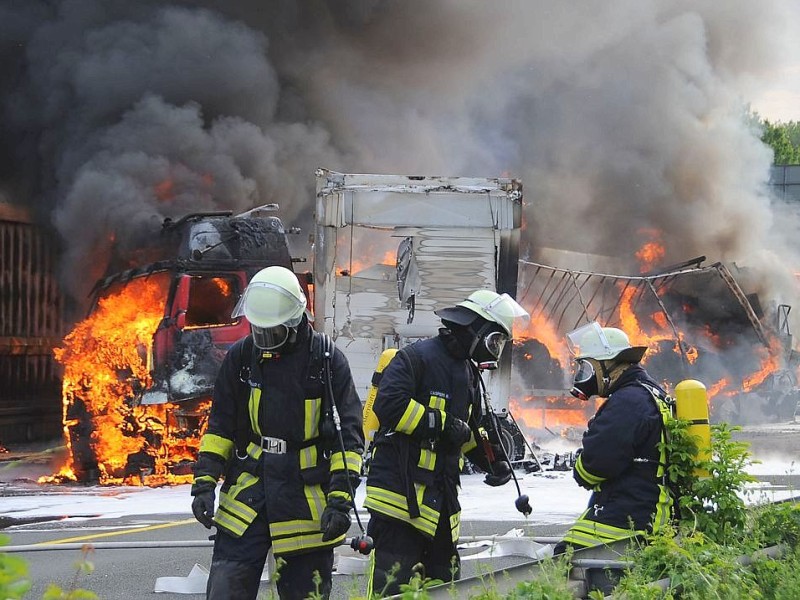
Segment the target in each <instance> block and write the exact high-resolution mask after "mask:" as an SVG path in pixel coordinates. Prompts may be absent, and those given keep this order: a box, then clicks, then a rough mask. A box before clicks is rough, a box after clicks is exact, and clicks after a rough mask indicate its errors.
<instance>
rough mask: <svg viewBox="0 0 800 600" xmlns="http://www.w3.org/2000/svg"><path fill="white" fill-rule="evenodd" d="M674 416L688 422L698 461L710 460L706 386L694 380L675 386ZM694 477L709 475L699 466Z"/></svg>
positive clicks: (684, 381)
mask: <svg viewBox="0 0 800 600" xmlns="http://www.w3.org/2000/svg"><path fill="white" fill-rule="evenodd" d="M675 416H676V417H677V418H678V419H681V420H683V421H689V423H690V425H689V435H691V436H694V439H695V441H696V442H697V456H696V459H697V460H698V462H699V461H708V460H711V425H710V424H709V422H708V394H707V392H706V386H704V385H703V384H702V383H701V382H699V381H697V380H695V379H684V380H683V381H681V382H680V383H679V384H678V385H676V386H675ZM694 474H695V476H696V477H708V476H709V473H708V471H707V470H705V469H701V468H700V467H699V466H698V467H696V468H695V470H694Z"/></svg>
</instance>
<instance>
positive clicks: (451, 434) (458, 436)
mask: <svg viewBox="0 0 800 600" xmlns="http://www.w3.org/2000/svg"><path fill="white" fill-rule="evenodd" d="M470 435H472V431H470V428H469V425H467V424H466V423H465V422H464V421H462V420H461V419H459V418H458V417H454V416H453V415H447V417H446V418H445V420H444V427H443V428H442V435H441V438H440V439H441V440H442V441H443V442H446V443H448V444H450V445H452V446H454V447H456V448H461V446H463V445H464V444H466V443H467V442H468V441H469V436H470Z"/></svg>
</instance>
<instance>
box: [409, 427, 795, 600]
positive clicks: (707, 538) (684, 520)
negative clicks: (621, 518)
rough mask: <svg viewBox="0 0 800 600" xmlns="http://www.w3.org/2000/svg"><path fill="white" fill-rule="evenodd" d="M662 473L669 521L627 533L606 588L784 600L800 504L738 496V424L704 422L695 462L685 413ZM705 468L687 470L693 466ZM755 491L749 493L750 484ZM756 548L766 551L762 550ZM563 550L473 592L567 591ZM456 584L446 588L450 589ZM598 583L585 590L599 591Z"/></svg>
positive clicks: (516, 598)
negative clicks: (671, 501)
mask: <svg viewBox="0 0 800 600" xmlns="http://www.w3.org/2000/svg"><path fill="white" fill-rule="evenodd" d="M669 430H670V431H669V436H668V438H669V441H668V442H667V450H668V453H669V466H668V477H669V481H670V484H671V486H672V487H673V490H674V492H675V497H677V498H678V502H677V504H676V519H675V522H674V524H673V525H672V526H671V527H668V528H667V529H666V530H664V531H662V532H660V533H659V534H658V535H652V536H649V537H648V538H647V539H646V540H641V541H638V542H632V544H631V546H630V548H629V550H628V552H627V554H625V555H623V556H621V557H619V558H620V560H621V561H625V562H629V563H631V564H633V565H634V566H633V567H632V568H631V569H629V570H627V571H625V573H624V575H623V576H622V578H621V580H620V583H619V585H618V586H617V587H616V589H615V591H614V597H615V598H616V597H618V598H624V599H625V600H656V599H659V600H661V599H667V600H669V599H676V598H680V599H681V600H701V599H702V600H705V599H707V598H725V599H726V600H745V599H746V600H752V599H763V600H789V599H794V598H797V594H798V591H797V590H800V550H798V546H799V544H798V542H800V505H799V504H797V502H794V501H792V502H784V503H772V502H770V499H769V498H761V499H759V498H754V499H755V500H759V501H760V502H756V503H755V505H754V506H751V507H748V506H747V505H746V503H745V497H744V493H745V485H746V484H748V483H752V482H754V481H755V478H753V477H752V476H751V475H749V474H748V473H747V471H746V469H747V467H748V466H750V465H751V464H753V462H754V461H752V460H751V456H750V453H749V451H748V447H749V446H748V444H747V443H745V442H736V441H733V439H732V434H733V433H734V432H735V431H738V430H739V428H738V427H731V426H729V425H727V424H724V423H723V424H719V425H713V426H712V458H711V460H709V461H707V462H700V463H698V462H696V461H695V458H694V457H695V456H696V454H697V445H696V443H695V439H694V438H693V437H692V436H691V435H690V434H689V423H688V422H687V421H680V420H674V421H672V422H671V424H670V427H669ZM697 467H700V468H701V469H705V470H706V471H707V472H708V474H709V475H708V476H707V477H696V476H695V469H696V468H697ZM750 493H755V492H750ZM765 549H767V551H766V552H765ZM568 561H569V556H563V557H560V558H558V559H548V560H546V561H544V564H543V569H542V571H541V574H540V576H539V577H538V578H537V579H536V580H535V581H529V582H525V583H520V584H519V585H518V586H517V587H516V589H515V590H514V591H512V592H510V593H508V594H504V595H503V594H500V593H498V592H497V590H496V588H495V587H494V586H493V585H492V581H491V580H490V579H488V580H487V582H486V587H485V589H484V591H483V592H481V593H480V594H478V595H473V596H471V598H473V599H475V600H501V599H503V600H522V599H525V600H570V599H572V598H574V594H573V592H572V591H571V589H570V587H569V583H568V582H569V562H568ZM440 583H441V582H439V581H430V580H428V581H425V580H422V579H416V580H412V581H411V582H410V583H409V584H407V585H405V586H403V588H402V589H403V594H402V597H403V598H404V599H407V600H412V599H413V600H417V599H420V600H421V599H425V598H428V597H429V595H428V593H427V589H428V588H430V587H431V586H432V585H435V584H440ZM453 592H454V593H455V589H454V590H453ZM604 597H606V596H604V594H603V593H602V592H600V591H594V592H590V595H589V598H592V599H595V600H600V599H602V598H604Z"/></svg>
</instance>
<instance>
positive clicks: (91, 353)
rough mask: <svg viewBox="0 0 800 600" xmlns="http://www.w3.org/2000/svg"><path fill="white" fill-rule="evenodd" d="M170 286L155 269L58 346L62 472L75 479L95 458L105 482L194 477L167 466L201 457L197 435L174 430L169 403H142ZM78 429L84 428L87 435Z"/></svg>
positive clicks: (105, 301)
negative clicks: (64, 444) (63, 442)
mask: <svg viewBox="0 0 800 600" xmlns="http://www.w3.org/2000/svg"><path fill="white" fill-rule="evenodd" d="M167 285H168V278H166V277H164V276H161V275H158V274H157V275H152V276H150V277H147V278H139V279H135V280H133V281H130V282H129V283H128V284H127V285H125V286H123V287H121V288H120V289H119V290H118V291H115V292H113V293H109V294H107V295H105V296H104V297H102V298H101V299H100V300H99V302H98V306H97V307H96V309H95V310H94V311H93V312H92V314H91V315H90V316H89V317H88V318H87V319H85V320H84V321H82V322H80V323H79V324H78V325H77V326H76V327H75V328H74V329H73V330H72V331H71V332H70V333H69V334H68V335H67V337H66V338H65V339H64V342H63V345H62V347H60V348H58V349H56V350H55V355H56V359H57V360H58V361H59V362H60V363H61V364H62V365H63V367H64V376H63V388H62V394H63V410H64V435H65V438H66V442H67V445H68V447H69V450H70V452H69V459H68V461H69V462H68V463H67V464H66V465H64V466H63V467H62V468H61V469H60V471H59V473H58V476H57V477H59V478H61V479H76V478H77V473H76V471H80V470H82V469H83V468H85V467H86V465H83V464H78V463H79V462H84V461H86V460H87V456H89V457H92V458H93V459H94V460H95V461H96V468H97V471H98V473H97V475H98V477H99V480H100V482H101V483H121V482H125V483H129V484H139V483H142V484H146V485H157V484H161V483H165V482H169V483H179V482H183V481H188V480H189V478H190V475H188V474H186V475H174V474H172V473H170V472H169V471H168V465H174V464H175V463H178V462H180V461H181V460H184V459H185V460H190V459H191V458H192V457H193V456H195V455H196V450H197V445H198V443H199V440H198V439H192V438H187V437H184V436H180V435H178V436H176V435H175V432H174V429H175V428H174V426H173V425H174V424H173V423H171V422H170V417H169V414H168V408H167V406H168V405H152V406H142V405H139V404H138V402H137V394H138V393H139V392H140V391H141V390H142V389H144V388H146V387H147V386H148V385H150V383H151V381H150V374H149V372H148V366H147V362H146V357H147V355H148V351H149V348H150V344H151V343H152V339H153V334H154V333H155V331H156V328H157V327H158V324H159V322H160V321H161V319H162V317H163V312H164V301H165V298H166V294H167ZM76 431H83V432H86V433H85V434H84V435H83V437H82V439H81V436H80V435H77V436H76ZM78 445H80V447H77V446H78ZM132 457H133V460H132Z"/></svg>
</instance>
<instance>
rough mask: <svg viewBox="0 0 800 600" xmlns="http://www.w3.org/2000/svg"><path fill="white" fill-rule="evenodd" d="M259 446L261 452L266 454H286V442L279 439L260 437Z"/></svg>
mask: <svg viewBox="0 0 800 600" xmlns="http://www.w3.org/2000/svg"><path fill="white" fill-rule="evenodd" d="M259 446H261V450H262V451H263V452H266V453H267V454H286V449H287V444H286V440H282V439H281V438H275V437H268V436H261V439H260V442H259Z"/></svg>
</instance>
